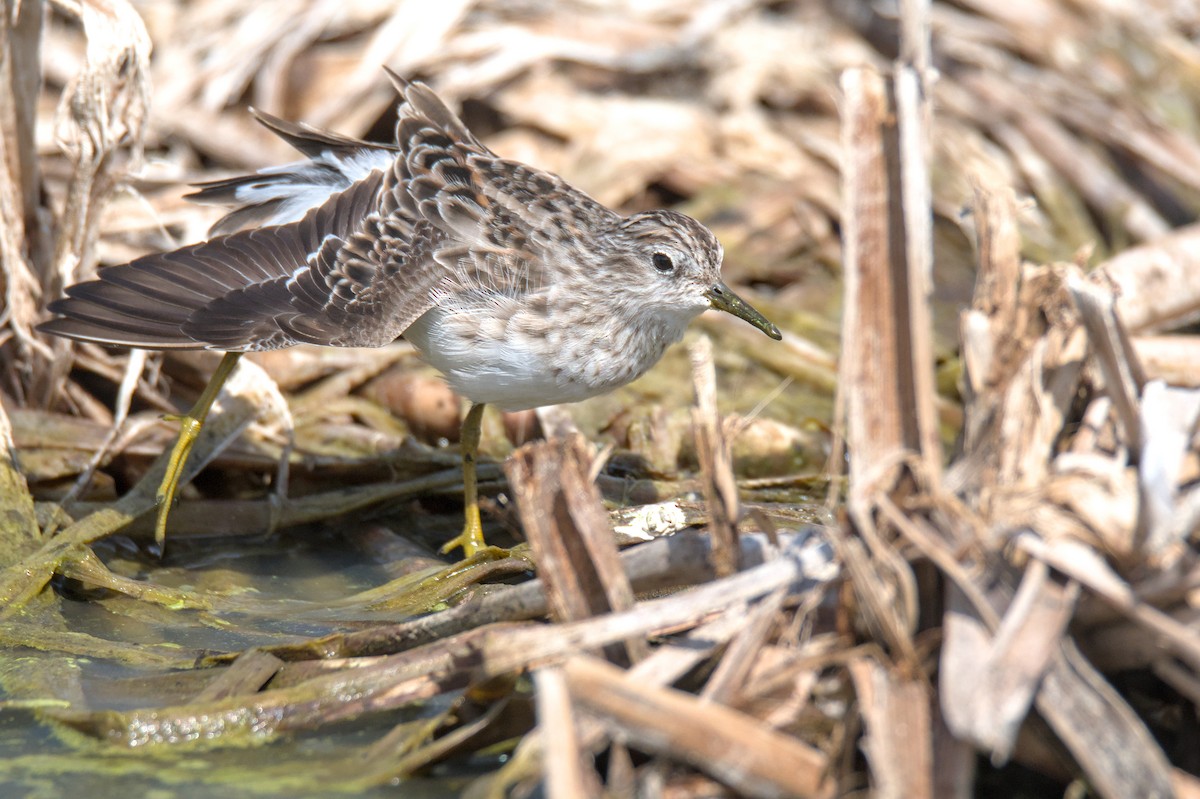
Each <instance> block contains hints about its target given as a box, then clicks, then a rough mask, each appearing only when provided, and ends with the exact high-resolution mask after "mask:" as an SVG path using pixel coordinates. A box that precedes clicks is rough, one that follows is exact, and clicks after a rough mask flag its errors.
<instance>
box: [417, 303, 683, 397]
mask: <svg viewBox="0 0 1200 799" xmlns="http://www.w3.org/2000/svg"><path fill="white" fill-rule="evenodd" d="M498 324H499V323H498V322H496V323H495V325H493V326H491V327H490V328H487V329H485V331H484V334H481V335H476V333H477V332H479V324H478V322H477V321H476V319H475V318H472V315H468V314H461V313H459V314H455V313H452V312H450V311H447V310H445V309H444V308H434V309H432V310H430V311H428V312H427V313H425V315H424V316H422V317H421V318H420V319H418V320H417V321H416V322H414V323H413V324H412V326H411V327H409V328H408V330H406V331H404V338H405V339H407V340H408V341H409V342H411V343H412V344H413V346H415V347H416V348H417V350H418V351H420V353H421V357H422V358H424V360H425V361H426V362H427V363H429V364H430V365H431V366H433V367H435V368H436V369H438V370H439V371H441V372H442V374H444V375H445V376H446V382H447V383H449V384H450V387H451V388H453V389H454V390H455V391H456V392H458V393H459V394H461V395H463V396H465V397H467V398H468V399H470V400H471V401H472V402H475V403H483V402H486V403H489V404H494V405H497V406H499V407H501V408H503V409H504V410H508V411H516V410H524V409H526V408H537V407H541V406H543V405H557V404H560V403H564V402H578V401H580V400H584V399H587V398H589V397H594V396H596V395H598V394H603V393H605V392H607V391H611V390H613V389H614V388H617V387H619V386H623V385H625V384H626V383H629V382H630V381H632V380H634V379H636V378H637V377H639V376H641V374H642V373H644V372H645V371H646V370H647V369H649V368H650V367H651V366H653V365H654V364H655V363H657V362H658V359H659V358H660V357H662V353H663V350H665V349H666V347H667V345H668V344H671V343H673V342H674V341H677V340H678V339H679V338H680V337H681V336H682V334H683V329H684V327H685V326H686V324H687V320H686V319H681V320H679V323H678V324H676V325H671V326H670V328H669V329H661V330H655V331H652V332H651V331H642V330H631V329H629V328H627V327H621V326H617V327H614V328H613V329H612V330H611V332H610V333H609V334H608V335H606V336H603V337H601V338H597V337H596V336H594V335H591V336H589V335H587V334H585V333H583V332H581V331H580V330H578V329H573V328H572V327H571V326H570V325H567V326H565V327H563V328H556V329H552V330H547V331H546V332H545V333H544V335H542V336H537V337H528V336H524V335H520V334H514V333H513V332H512V326H511V325H510V326H509V327H508V328H507V330H504V331H502V330H501V329H499V328H498V327H497V325H498Z"/></svg>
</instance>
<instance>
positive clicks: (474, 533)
mask: <svg viewBox="0 0 1200 799" xmlns="http://www.w3.org/2000/svg"><path fill="white" fill-rule="evenodd" d="M472 510H473V511H475V512H474V513H472V512H471V511H472ZM459 547H462V551H463V557H464V558H473V557H475V556H476V555H478V554H479V553H480V552H483V551H484V550H487V549H496V547H489V546H488V545H487V542H486V541H484V540H483V524H482V523H481V522H480V520H479V507H478V506H475V507H474V508H472V507H468V508H467V523H466V524H465V525H463V531H462V532H461V533H459V534H458V535H456V536H455V537H454V538H451V539H450V540H449V541H447V542H446V543H445V544H443V545H442V548H441V549H440V550H438V551H439V552H441V553H442V554H443V555H449V554H450V553H451V552H453V551H454V550H456V549H458V548H459ZM500 551H501V552H503V551H504V550H500Z"/></svg>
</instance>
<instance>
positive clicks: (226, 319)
mask: <svg viewBox="0 0 1200 799" xmlns="http://www.w3.org/2000/svg"><path fill="white" fill-rule="evenodd" d="M388 74H389V75H390V76H391V78H392V80H393V82H394V83H395V85H396V89H397V91H398V92H399V95H400V103H399V108H398V121H397V124H396V142H397V143H396V144H395V145H383V144H375V143H370V142H364V141H358V140H356V139H352V138H348V137H345V136H341V135H338V134H335V133H330V132H327V131H323V130H318V129H316V128H312V127H309V126H307V125H300V124H295V123H290V122H285V121H283V120H281V119H278V118H275V117H272V116H270V115H268V114H263V113H258V114H257V117H258V119H259V120H260V121H261V122H262V123H263V124H264V125H265V126H266V127H268V128H270V129H271V130H272V131H274V132H275V133H276V134H278V135H279V136H280V137H282V138H283V139H284V140H286V141H287V142H288V143H289V144H291V145H292V146H293V147H294V148H295V149H297V150H298V151H299V152H300V153H301V154H303V155H304V156H306V158H307V160H305V161H301V162H298V163H293V164H288V165H285V166H281V167H273V168H269V169H263V170H261V171H260V172H258V173H257V174H255V175H248V176H244V177H236V178H231V179H228V180H222V181H217V182H213V183H206V184H200V187H199V188H200V191H199V192H197V193H196V194H194V195H192V196H193V197H194V198H195V199H197V200H199V201H208V202H222V203H226V204H231V205H233V206H235V208H234V210H233V211H231V212H230V213H229V214H228V215H226V216H225V217H223V218H222V219H221V220H220V221H218V222H217V224H216V225H214V227H213V230H212V236H213V237H212V238H210V239H209V240H208V241H205V242H202V243H200V244H193V245H189V246H186V247H182V248H180V249H178V250H174V251H172V252H166V253H161V254H158V255H148V256H145V257H143V258H139V259H137V260H136V261H133V262H132V263H128V264H124V265H121V266H112V267H108V268H105V269H102V270H100V272H99V277H98V279H96V280H91V281H88V282H86V283H81V284H78V285H75V286H72V287H70V288H69V289H68V290H67V292H66V294H67V296H66V298H65V299H61V300H58V301H56V302H54V303H52V304H51V305H50V311H51V312H53V313H54V314H55V317H54V318H53V319H51V320H50V321H47V322H45V323H44V324H42V325H41V328H40V329H41V330H43V331H45V332H47V333H53V334H55V335H60V336H66V337H69V338H73V339H78V340H81V341H92V342H97V343H100V344H114V345H124V346H128V347H141V348H144V349H151V350H168V349H211V350H221V351H224V352H225V353H226V355H225V358H224V359H223V360H222V362H221V366H220V367H219V368H218V370H217V372H216V374H215V375H214V376H213V379H212V380H211V381H210V382H209V385H208V387H207V388H206V389H205V391H204V393H203V394H202V396H201V397H200V399H199V400H198V401H197V403H196V406H195V407H193V408H192V410H191V412H190V413H189V414H188V416H186V417H184V425H183V429H182V430H181V433H180V438H179V441H178V443H177V444H176V446H175V449H174V451H173V452H172V456H171V460H170V464H169V466H168V469H167V473H166V476H165V477H164V478H163V483H162V486H161V488H160V490H159V496H158V500H159V511H158V525H157V533H158V537H159V539H160V541H161V539H162V538H163V536H164V535H165V531H166V520H167V513H168V511H169V509H170V506H171V504H172V501H173V499H174V495H175V492H176V489H177V486H178V482H179V476H180V473H181V471H182V468H183V464H184V463H185V461H186V458H187V454H188V452H189V451H190V449H191V446H192V444H193V443H194V441H195V438H196V435H197V434H198V433H199V430H200V427H201V425H202V424H203V422H204V419H205V418H206V416H207V413H208V409H209V406H211V404H212V402H213V401H214V399H215V398H216V395H217V393H218V391H219V389H220V386H221V384H222V383H223V382H224V381H225V379H226V378H227V377H228V376H229V373H230V372H231V371H232V369H233V367H234V365H235V364H236V362H237V359H238V358H239V357H240V355H241V354H242V353H245V352H253V351H259V350H271V349H276V348H280V347H288V346H291V345H293V344H300V343H307V344H323V345H327V346H336V347H378V346H382V345H384V344H387V343H389V342H391V341H393V340H395V339H396V338H397V337H399V336H403V337H404V338H405V339H407V340H408V341H409V342H411V343H412V344H413V346H415V347H416V349H417V350H418V351H419V352H420V354H421V356H422V357H423V358H424V359H425V360H426V361H427V362H429V363H430V364H432V365H433V366H435V367H437V368H438V369H439V370H441V371H442V373H443V374H444V375H445V376H446V380H447V381H448V382H449V384H450V386H451V387H452V388H453V389H454V390H455V391H457V392H458V393H459V394H461V395H463V396H465V397H467V398H468V399H469V400H471V402H472V406H471V409H470V411H469V412H468V413H467V416H466V419H465V420H464V422H463V429H462V453H463V481H464V486H465V488H464V493H465V500H466V524H465V525H464V529H463V532H462V534H461V535H459V536H457V537H456V538H454V539H453V540H451V541H450V542H448V543H447V544H446V546H445V547H444V548H443V552H449V551H451V550H453V549H454V548H456V547H460V546H461V547H462V548H463V551H464V553H465V554H466V555H467V556H468V557H469V556H472V555H474V554H476V553H479V552H481V551H482V550H484V549H485V544H484V540H483V531H482V528H481V525H480V518H479V507H478V501H477V493H476V480H475V459H476V454H477V450H478V446H479V432H480V421H481V419H482V412H483V408H484V406H485V405H487V404H495V405H498V406H500V407H501V408H504V409H507V410H520V409H525V408H532V407H537V406H542V405H551V404H557V403H563V402H575V401H577V400H582V399H585V398H587V397H592V396H595V395H597V394H601V393H604V392H606V391H610V390H612V389H614V388H617V387H618V386H621V385H624V384H626V383H628V382H630V381H631V380H633V379H634V378H636V377H638V376H639V375H641V374H642V373H643V372H645V371H646V370H647V369H649V368H650V367H651V366H653V365H654V364H655V363H656V362H657V361H658V360H659V358H660V357H661V356H662V354H663V351H664V350H665V349H666V347H667V346H668V345H670V344H672V343H674V342H676V341H678V340H679V339H680V338H681V337H682V336H683V332H684V328H685V327H686V326H687V324H688V322H689V321H691V319H692V318H694V317H695V316H697V315H698V314H700V313H701V312H702V311H704V310H706V309H708V308H716V309H719V310H722V311H727V312H728V313H731V314H733V315H735V316H738V317H740V318H742V319H744V320H746V321H747V322H749V323H750V324H752V325H754V326H755V327H757V328H758V329H759V330H761V331H763V332H764V333H766V334H767V335H768V336H770V337H771V338H774V339H779V338H780V333H779V330H778V329H777V328H776V327H775V326H774V325H773V324H771V323H770V322H768V321H767V320H766V319H765V318H764V317H763V316H762V314H760V313H759V312H758V311H756V310H754V309H753V308H752V307H750V305H748V304H747V303H746V302H745V301H743V300H742V299H741V298H740V297H738V296H737V295H736V294H734V293H733V292H732V291H730V289H729V288H728V287H727V286H726V285H725V284H724V283H722V282H721V275H720V269H721V258H722V249H721V245H720V244H719V243H718V242H717V240H716V238H715V237H714V236H713V234H712V233H711V232H710V231H709V230H708V229H707V228H705V227H704V226H703V225H701V224H700V223H699V222H697V221H696V220H694V219H692V218H690V217H687V216H684V215H683V214H679V213H675V212H673V211H650V212H646V213H637V214H633V215H631V216H621V215H620V214H617V213H616V212H614V211H612V210H610V209H609V208H607V207H605V206H603V205H601V204H600V203H598V202H596V201H595V200H593V199H592V198H591V197H589V196H587V195H586V194H584V193H583V192H581V191H579V190H578V189H576V188H574V187H572V186H570V185H568V184H567V183H566V182H565V181H563V180H562V179H561V178H559V177H557V176H555V175H552V174H549V173H547V172H543V171H541V170H538V169H536V168H534V167H530V166H526V165H525V164H521V163H518V162H516V161H509V160H506V159H504V158H501V157H499V156H497V155H496V154H494V153H493V152H492V151H491V150H489V149H488V148H487V147H485V146H484V145H483V144H481V143H480V142H479V140H478V139H476V138H475V136H474V135H472V134H471V132H470V131H469V130H467V128H466V126H465V125H463V123H462V121H461V120H459V118H458V117H457V116H455V114H454V113H452V112H451V111H450V110H449V109H448V108H447V107H446V106H445V105H444V104H443V103H442V101H441V100H440V99H438V97H437V95H435V94H434V93H433V91H432V90H430V89H429V88H428V87H427V86H425V85H424V84H421V83H415V82H409V81H407V80H404V79H402V78H400V77H399V76H397V75H395V74H394V73H392V72H391V71H390V70H389V71H388Z"/></svg>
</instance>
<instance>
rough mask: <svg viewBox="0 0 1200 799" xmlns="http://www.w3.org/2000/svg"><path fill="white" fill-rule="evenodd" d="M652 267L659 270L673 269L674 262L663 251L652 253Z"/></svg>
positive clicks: (668, 270)
mask: <svg viewBox="0 0 1200 799" xmlns="http://www.w3.org/2000/svg"><path fill="white" fill-rule="evenodd" d="M653 260H654V268H655V269H657V270H658V271H660V272H670V271H672V270H674V269H675V262H674V261H672V260H671V256H669V255H667V254H666V253H664V252H656V253H654V258H653Z"/></svg>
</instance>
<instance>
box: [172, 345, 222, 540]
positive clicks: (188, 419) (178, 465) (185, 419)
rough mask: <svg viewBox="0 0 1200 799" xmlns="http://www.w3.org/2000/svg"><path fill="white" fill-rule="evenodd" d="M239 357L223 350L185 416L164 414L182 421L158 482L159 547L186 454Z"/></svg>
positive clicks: (189, 450)
mask: <svg viewBox="0 0 1200 799" xmlns="http://www.w3.org/2000/svg"><path fill="white" fill-rule="evenodd" d="M241 357H242V353H240V352H227V353H225V357H224V358H222V359H221V363H220V365H218V366H217V371H216V372H214V373H213V376H212V379H211V380H209V381H208V385H207V386H205V387H204V392H203V393H202V394H201V395H200V399H198V400H196V404H195V405H193V406H192V409H191V410H190V411H188V412H187V415H186V416H167V417H166V418H168V419H178V420H179V421H180V422H181V424H180V426H179V439H178V440H176V442H175V448H174V449H173V450H171V459H170V460H168V461H167V472H166V474H164V475H163V479H162V482H161V483H159V485H158V521H157V522H156V523H155V525H154V540H155V541H157V542H158V544H159V546H162V543H163V541H165V540H166V538H167V515H168V514H170V512H171V506H172V505H173V504H175V493H176V492H177V491H178V490H179V478H180V477H181V476H182V475H183V467H184V466H185V465H186V464H187V459H188V454H189V453H190V452H191V451H192V446H193V445H195V443H196V439H197V438H198V437H199V435H200V430H201V429H202V428H203V427H204V420H205V419H207V418H208V411H209V409H211V408H212V405H213V403H214V402H215V401H216V399H217V395H218V394H220V393H221V387H222V386H224V385H225V381H226V380H228V379H229V375H230V373H231V372H233V367H235V366H237V362H238V360H239V359H240V358H241Z"/></svg>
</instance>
